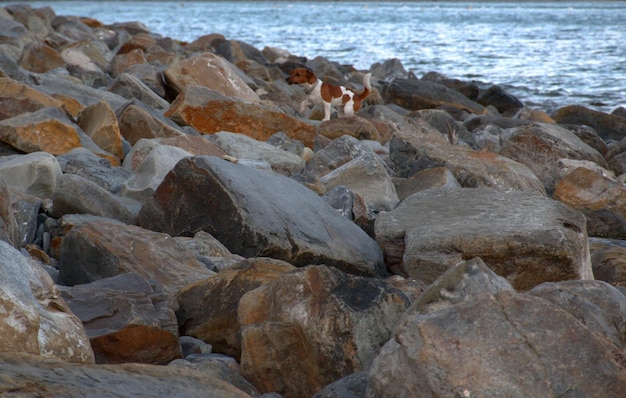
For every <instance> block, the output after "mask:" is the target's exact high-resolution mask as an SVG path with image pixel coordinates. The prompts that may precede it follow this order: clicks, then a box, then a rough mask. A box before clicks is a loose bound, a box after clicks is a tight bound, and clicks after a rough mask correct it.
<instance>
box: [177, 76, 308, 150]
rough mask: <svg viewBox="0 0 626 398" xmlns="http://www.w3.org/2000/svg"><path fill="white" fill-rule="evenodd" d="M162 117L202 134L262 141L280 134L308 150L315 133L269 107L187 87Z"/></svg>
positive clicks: (202, 89) (200, 88) (296, 120)
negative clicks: (231, 135)
mask: <svg viewBox="0 0 626 398" xmlns="http://www.w3.org/2000/svg"><path fill="white" fill-rule="evenodd" d="M165 116H167V117H171V118H172V120H174V121H176V122H177V123H178V124H181V125H189V126H191V127H193V128H195V129H196V130H198V131H200V132H202V133H204V134H213V133H216V132H218V131H229V132H231V133H239V134H244V135H247V136H249V137H251V138H254V139H256V140H259V141H265V140H267V139H268V138H269V137H270V136H271V135H272V134H274V133H276V132H279V131H282V132H284V133H285V134H286V135H287V136H288V137H290V138H293V139H296V140H299V141H302V142H303V143H304V144H305V145H306V146H308V147H313V142H314V140H315V136H316V134H317V133H316V129H315V127H314V126H313V125H311V124H308V123H306V122H304V121H302V120H299V119H296V118H294V117H291V116H288V115H287V114H285V113H283V112H281V111H280V110H278V109H277V108H275V107H273V106H270V105H267V104H265V103H254V102H246V101H243V100H240V99H237V98H232V97H224V96H222V95H220V94H218V93H217V92H215V91H211V90H208V89H206V88H203V87H200V86H191V87H188V88H187V89H186V90H185V92H184V93H182V94H181V95H179V96H178V97H177V98H176V100H175V101H174V102H173V103H172V105H171V106H170V108H169V109H168V110H167V111H166V112H165Z"/></svg>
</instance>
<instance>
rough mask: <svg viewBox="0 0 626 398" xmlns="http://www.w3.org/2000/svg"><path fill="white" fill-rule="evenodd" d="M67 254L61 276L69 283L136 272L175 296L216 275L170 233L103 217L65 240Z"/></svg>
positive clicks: (76, 229) (74, 230)
mask: <svg viewBox="0 0 626 398" xmlns="http://www.w3.org/2000/svg"><path fill="white" fill-rule="evenodd" d="M61 257H62V261H61V264H59V269H60V271H61V279H62V281H63V283H64V284H67V285H69V286H73V285H78V284H85V283H90V282H93V281H96V280H98V279H102V278H109V277H112V276H115V275H118V274H121V273H125V272H135V273H137V274H139V275H141V276H143V277H144V278H146V279H151V280H156V281H158V282H160V283H161V284H162V285H163V286H164V288H165V290H166V291H167V292H168V293H169V294H171V295H173V296H175V295H176V294H177V293H178V291H179V290H180V289H182V288H183V287H185V286H187V285H189V284H191V283H193V282H196V281H199V280H202V279H205V278H208V277H210V276H212V275H214V274H215V273H214V272H212V271H209V270H208V269H206V268H205V267H203V266H202V265H201V264H200V263H199V262H198V260H196V257H195V255H194V254H193V253H192V252H191V251H190V250H188V249H187V248H185V247H184V246H181V245H180V244H178V243H177V242H176V241H175V240H173V239H172V238H171V237H170V236H168V235H167V234H162V233H156V232H152V231H148V230H145V229H143V228H140V227H137V226H133V225H123V224H120V223H116V222H107V221H102V220H101V221H97V222H93V221H87V222H84V223H81V224H79V225H76V226H74V227H73V228H72V229H71V230H70V231H69V232H68V233H67V235H65V237H64V238H63V243H62V247H61Z"/></svg>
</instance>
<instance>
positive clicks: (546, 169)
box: [500, 124, 608, 193]
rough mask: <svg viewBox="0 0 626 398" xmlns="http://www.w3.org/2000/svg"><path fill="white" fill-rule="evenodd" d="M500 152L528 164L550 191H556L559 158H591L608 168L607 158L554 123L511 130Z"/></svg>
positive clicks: (505, 137) (506, 135)
mask: <svg viewBox="0 0 626 398" xmlns="http://www.w3.org/2000/svg"><path fill="white" fill-rule="evenodd" d="M502 139H503V141H504V144H503V146H502V148H501V149H500V155H502V156H506V157H508V158H510V159H513V160H515V161H518V162H520V163H523V164H525V165H526V166H528V168H530V169H531V170H532V171H533V172H534V173H535V175H536V176H537V177H539V178H540V179H541V180H542V181H543V183H544V185H545V187H546V190H547V192H548V193H552V192H553V191H554V184H555V183H556V179H557V176H558V173H559V172H558V165H557V163H558V161H559V159H562V158H568V159H575V160H589V161H592V162H595V163H597V164H598V165H600V166H602V167H604V168H607V167H608V165H607V164H606V161H605V160H604V157H603V156H602V155H601V154H600V153H598V151H596V150H595V149H593V148H591V147H590V146H588V145H587V144H585V143H584V142H582V141H581V140H580V139H579V138H578V137H577V136H576V135H575V134H573V133H571V132H570V131H569V130H566V129H564V128H561V127H559V126H556V125H553V124H532V125H528V126H524V127H518V128H514V129H511V130H509V131H508V132H507V134H505V135H503V137H502Z"/></svg>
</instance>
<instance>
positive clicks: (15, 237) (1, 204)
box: [0, 177, 22, 248]
mask: <svg viewBox="0 0 626 398" xmlns="http://www.w3.org/2000/svg"><path fill="white" fill-rule="evenodd" d="M11 199H12V198H11V193H10V191H9V187H8V186H7V183H6V181H5V180H4V178H2V177H0V240H1V241H4V242H6V243H8V244H9V245H11V246H13V247H16V248H19V247H20V246H21V243H22V239H21V236H22V234H21V233H20V232H21V231H20V228H19V227H20V225H18V223H17V219H16V217H15V215H14V214H13V211H12V203H11V202H12V200H11Z"/></svg>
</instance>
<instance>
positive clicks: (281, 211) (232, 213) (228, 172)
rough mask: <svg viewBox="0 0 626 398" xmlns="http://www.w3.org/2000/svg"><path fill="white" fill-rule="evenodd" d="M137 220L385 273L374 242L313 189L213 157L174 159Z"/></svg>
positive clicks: (246, 249)
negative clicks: (169, 169) (174, 162)
mask: <svg viewBox="0 0 626 398" xmlns="http://www.w3.org/2000/svg"><path fill="white" fill-rule="evenodd" d="M190 187H193V189H189V188H190ZM284 192H289V195H287V196H285V195H283V193H284ZM216 203H219V204H220V205H219V206H216V205H215V204H216ZM139 225H141V226H143V227H145V228H148V229H152V230H155V231H163V232H167V233H169V234H170V235H172V236H180V235H190V234H194V233H196V232H198V231H200V230H204V231H206V232H208V233H210V234H211V235H213V236H215V237H216V238H217V239H219V241H220V242H222V243H223V244H224V245H225V246H226V247H227V248H228V249H229V250H230V251H232V252H233V253H236V254H240V255H243V256H245V257H273V258H277V259H280V260H285V261H287V262H289V263H291V264H293V265H296V266H303V265H307V264H312V263H323V264H328V265H332V266H336V267H338V268H340V269H343V270H344V271H346V272H354V273H357V274H362V275H381V274H385V270H384V268H383V264H382V254H381V252H380V248H379V247H378V245H376V242H374V241H373V240H372V239H371V238H370V237H369V236H367V235H366V234H365V233H364V232H363V231H362V230H361V229H359V227H357V226H356V225H354V224H353V223H351V222H350V221H349V220H346V219H344V218H342V217H338V216H337V215H336V214H335V210H333V209H332V207H330V206H329V205H328V204H326V203H325V202H324V200H323V199H322V198H320V197H318V196H317V195H316V194H315V193H313V192H312V191H310V190H308V189H307V188H305V187H303V186H302V185H300V184H299V183H297V182H295V181H293V180H291V179H289V178H287V177H284V176H281V175H278V174H273V173H270V172H267V171H263V170H257V169H254V168H251V167H247V166H243V165H239V164H235V163H230V162H227V161H224V160H222V159H218V158H215V157H208V156H207V157H191V158H185V159H183V160H181V161H180V162H178V164H177V165H176V167H174V169H173V170H172V171H171V172H170V173H169V174H168V175H167V176H166V177H165V179H164V180H163V182H162V183H161V185H160V186H159V188H158V189H157V191H156V192H155V193H154V195H153V197H152V198H151V199H148V201H146V202H145V203H144V206H143V207H142V209H141V212H140V213H139Z"/></svg>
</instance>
